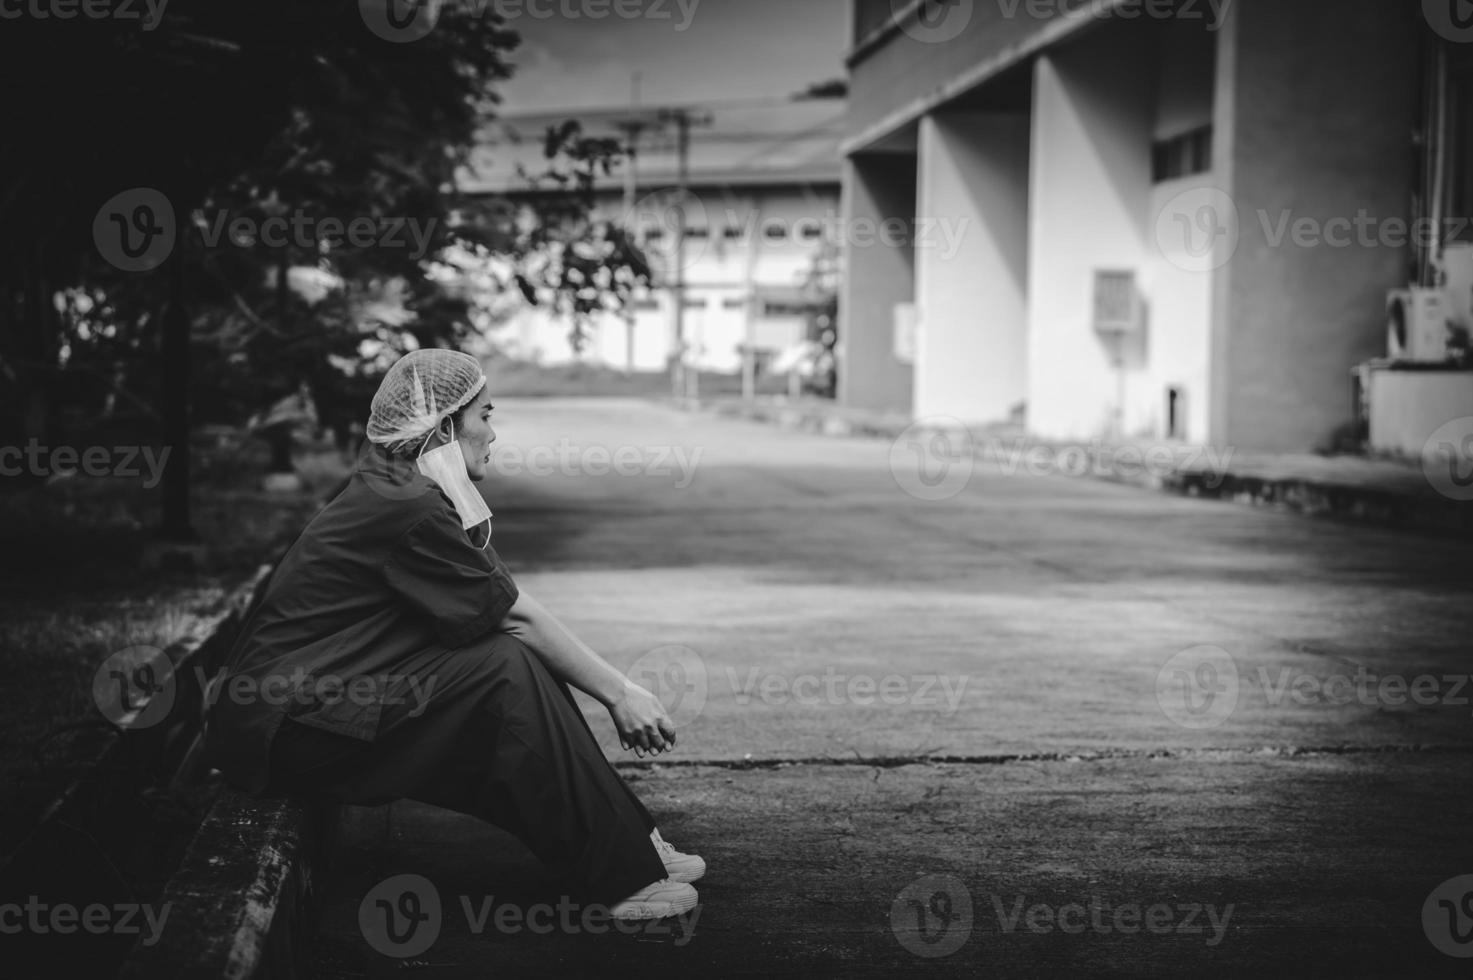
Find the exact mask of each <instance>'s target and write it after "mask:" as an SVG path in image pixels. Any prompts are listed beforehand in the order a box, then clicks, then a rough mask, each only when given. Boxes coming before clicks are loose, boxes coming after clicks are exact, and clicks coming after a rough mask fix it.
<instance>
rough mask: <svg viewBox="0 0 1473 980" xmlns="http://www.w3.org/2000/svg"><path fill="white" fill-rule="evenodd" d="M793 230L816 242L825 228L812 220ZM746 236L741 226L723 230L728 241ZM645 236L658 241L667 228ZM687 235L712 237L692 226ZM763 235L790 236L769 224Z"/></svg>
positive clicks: (706, 230) (799, 236)
mask: <svg viewBox="0 0 1473 980" xmlns="http://www.w3.org/2000/svg"><path fill="white" fill-rule="evenodd" d="M793 231H794V232H795V234H794V235H793V236H792V237H795V238H797V239H798V240H799V241H804V242H816V241H818V240H819V239H820V238H822V237H823V229H822V228H820V227H819V226H818V225H815V224H814V223H812V222H805V223H804V224H803V225H802V227H799V228H794V229H793ZM746 236H747V230H746V229H745V228H741V227H727V228H723V229H722V231H721V237H722V238H725V239H726V240H727V241H739V240H740V239H743V238H745V237H746ZM644 237H645V240H646V241H652V242H657V241H659V240H660V239H662V238H664V237H665V229H663V228H651V229H649V230H648V231H646V232H645V233H644ZM685 237H686V238H709V237H711V230H710V229H709V228H698V227H690V228H687V229H686V230H685ZM762 237H763V238H765V239H767V240H768V241H769V242H782V241H786V240H787V239H788V237H789V235H788V229H787V228H786V227H784V226H783V225H768V226H767V227H765V228H763V229H762Z"/></svg>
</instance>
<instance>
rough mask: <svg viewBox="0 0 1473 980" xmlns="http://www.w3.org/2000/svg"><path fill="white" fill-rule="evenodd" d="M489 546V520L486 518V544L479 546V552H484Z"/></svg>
mask: <svg viewBox="0 0 1473 980" xmlns="http://www.w3.org/2000/svg"><path fill="white" fill-rule="evenodd" d="M490 546H491V518H489V517H488V518H486V543H485V544H483V545H481V550H482V551H485V550H486V549H487V548H489V547H490Z"/></svg>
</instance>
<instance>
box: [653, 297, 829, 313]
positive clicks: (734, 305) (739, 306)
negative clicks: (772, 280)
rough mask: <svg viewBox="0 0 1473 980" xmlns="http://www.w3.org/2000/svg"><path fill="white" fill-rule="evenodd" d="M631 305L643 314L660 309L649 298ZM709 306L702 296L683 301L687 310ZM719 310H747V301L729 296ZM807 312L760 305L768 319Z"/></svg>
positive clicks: (771, 302) (785, 305)
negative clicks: (643, 312)
mask: <svg viewBox="0 0 1473 980" xmlns="http://www.w3.org/2000/svg"><path fill="white" fill-rule="evenodd" d="M633 305H634V309H636V310H641V311H645V312H651V311H654V310H658V309H659V308H660V304H659V302H658V301H657V300H654V299H649V298H645V299H637V300H635V301H634V304H633ZM709 305H710V304H709V302H708V301H707V300H706V298H705V297H703V296H691V297H686V300H685V308H686V309H687V310H704V309H706V308H707V306H709ZM721 308H722V309H723V310H745V309H746V308H747V301H746V300H745V299H743V298H742V297H740V296H735V297H730V296H729V297H727V298H725V299H723V300H722V301H721ZM809 312H810V310H809V308H808V307H807V306H803V305H801V304H797V303H783V302H779V301H776V300H767V301H764V302H763V304H762V312H761V315H762V316H768V317H776V316H805V315H807V314H808V313H809Z"/></svg>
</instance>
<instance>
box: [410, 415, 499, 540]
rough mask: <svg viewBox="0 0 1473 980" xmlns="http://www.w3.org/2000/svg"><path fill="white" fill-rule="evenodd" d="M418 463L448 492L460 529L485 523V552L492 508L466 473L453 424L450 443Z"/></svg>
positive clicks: (424, 454) (421, 470)
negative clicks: (458, 518)
mask: <svg viewBox="0 0 1473 980" xmlns="http://www.w3.org/2000/svg"><path fill="white" fill-rule="evenodd" d="M431 435H433V433H431ZM425 442H426V443H428V442H429V439H428V438H426V440H425ZM415 463H416V465H418V466H419V471H420V472H421V473H423V474H424V475H425V476H427V477H429V478H430V479H431V480H434V481H435V483H436V484H437V485H438V486H439V487H440V489H441V490H444V491H445V495H446V496H447V497H449V498H450V502H451V503H452V504H454V505H455V512H456V513H457V514H459V515H460V526H461V527H463V528H465V529H466V530H470V529H471V528H473V527H475V526H476V525H477V524H480V523H482V522H483V521H484V522H485V523H486V544H483V545H481V550H482V551H485V550H486V547H487V545H489V544H491V523H490V521H491V508H490V507H488V506H487V505H486V498H485V497H482V496H481V494H480V493H479V492H478V491H477V490H476V487H475V484H474V483H472V482H471V477H470V473H468V472H467V471H466V468H465V455H464V454H463V453H462V452H461V451H460V443H458V442H456V441H455V422H454V420H451V422H450V441H449V442H447V443H445V445H443V446H437V447H435V448H434V449H431V450H430V451H429V452H424V451H423V450H421V451H420V454H419V458H418V459H416V460H415Z"/></svg>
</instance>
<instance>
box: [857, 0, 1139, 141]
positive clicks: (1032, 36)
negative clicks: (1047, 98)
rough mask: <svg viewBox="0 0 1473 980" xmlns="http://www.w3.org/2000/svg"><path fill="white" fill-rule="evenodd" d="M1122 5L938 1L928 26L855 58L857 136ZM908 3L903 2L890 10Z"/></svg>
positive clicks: (872, 14) (865, 18) (1106, 1)
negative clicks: (977, 74) (979, 73)
mask: <svg viewBox="0 0 1473 980" xmlns="http://www.w3.org/2000/svg"><path fill="white" fill-rule="evenodd" d="M860 2H861V6H867V7H869V8H873V7H874V6H875V5H874V4H867V3H866V2H865V0H860ZM1122 2H1126V0H1091V2H1089V3H1073V2H1070V3H1063V2H1060V3H1046V4H1035V3H1030V2H1029V0H1019V2H1018V3H1011V2H1007V3H1004V2H994V0H977V2H975V3H943V4H934V5H932V6H933V8H934V11H933V14H934V16H932V17H931V18H930V19H929V20H928V21H927V22H926V23H921V22H918V21H915V20H909V21H907V22H905V24H904V26H903V28H902V29H900V30H898V31H896V32H894V33H893V34H892V35H891V36H890V37H889V38H888V39H887V40H886V41H885V42H884V43H883V44H881V45H880V46H878V47H875V48H873V49H871V50H869V51H866V52H863V53H861V54H860V55H859V57H858V58H857V59H855V60H852V61H851V66H850V69H851V74H850V87H849V114H848V118H849V125H850V134H851V137H854V136H859V135H861V134H864V133H867V132H869V131H871V130H873V129H875V128H876V127H882V126H893V125H897V124H899V122H901V121H910V120H897V119H896V117H897V114H902V113H905V112H907V111H909V112H910V113H911V114H912V117H913V118H914V117H918V116H919V115H921V114H922V113H924V112H926V111H929V110H930V109H933V108H936V107H937V106H938V105H939V103H942V102H944V101H946V100H947V99H948V98H950V97H951V96H952V95H955V94H956V93H957V91H959V82H960V81H961V80H963V79H967V78H970V77H971V76H973V75H974V74H975V73H977V72H979V71H984V70H986V69H988V68H989V67H990V66H992V65H995V64H999V63H1001V62H1002V61H1003V60H1006V59H1011V58H1013V57H1014V56H1015V55H1016V54H1017V53H1018V52H1020V51H1026V50H1029V49H1031V48H1033V47H1035V46H1038V45H1041V44H1044V43H1046V42H1048V41H1049V40H1050V39H1051V38H1057V37H1061V36H1063V34H1064V33H1066V32H1067V31H1069V30H1073V29H1074V28H1076V27H1080V26H1089V25H1090V24H1091V23H1093V22H1095V21H1097V20H1098V19H1100V15H1101V14H1103V13H1104V12H1106V11H1108V10H1111V9H1113V8H1114V7H1116V6H1118V5H1119V4H1120V3H1122ZM902 6H903V4H901V3H900V2H899V0H897V2H895V3H894V4H893V6H892V8H891V9H899V8H900V7H902ZM881 13H883V12H882V11H875V10H873V9H869V10H861V11H859V17H858V19H857V21H856V23H857V24H859V25H866V24H870V23H874V22H875V20H876V19H877V18H878V17H879V16H880V15H881ZM1035 14H1042V16H1035Z"/></svg>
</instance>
